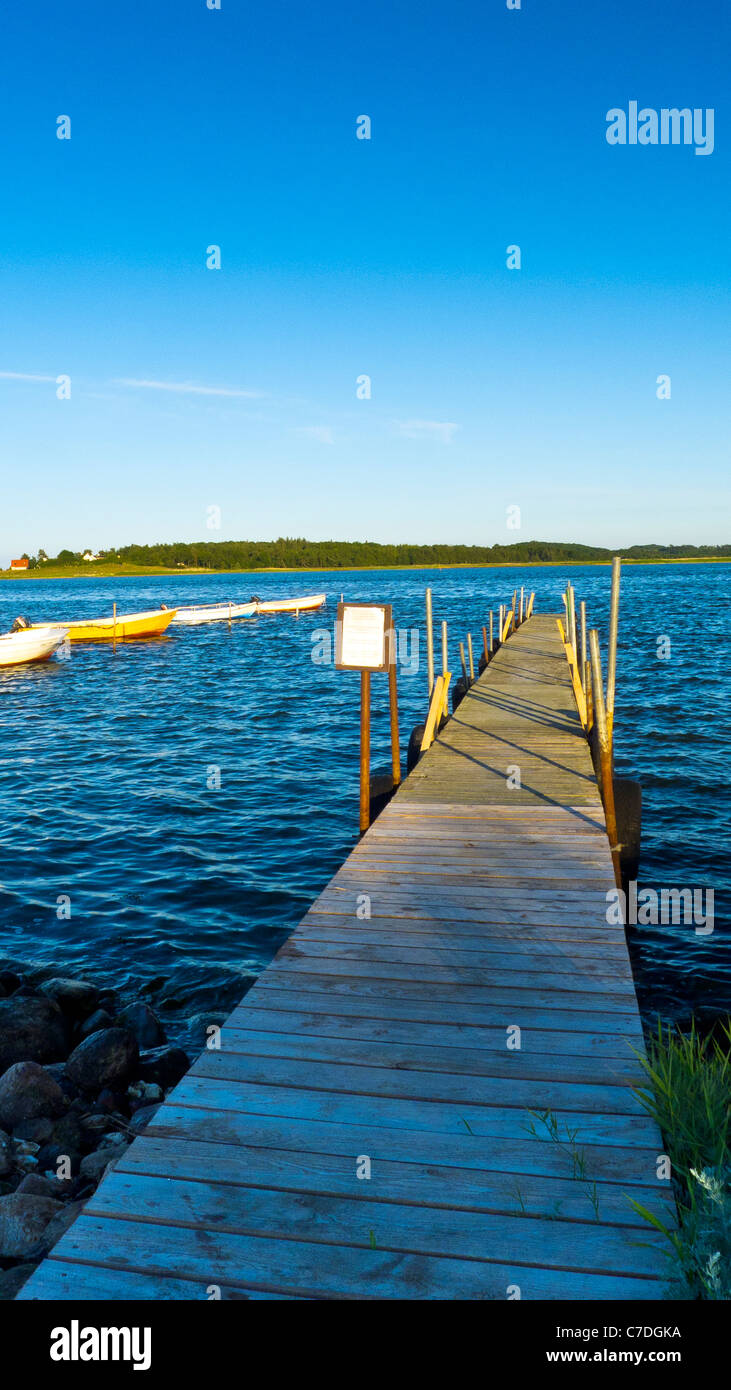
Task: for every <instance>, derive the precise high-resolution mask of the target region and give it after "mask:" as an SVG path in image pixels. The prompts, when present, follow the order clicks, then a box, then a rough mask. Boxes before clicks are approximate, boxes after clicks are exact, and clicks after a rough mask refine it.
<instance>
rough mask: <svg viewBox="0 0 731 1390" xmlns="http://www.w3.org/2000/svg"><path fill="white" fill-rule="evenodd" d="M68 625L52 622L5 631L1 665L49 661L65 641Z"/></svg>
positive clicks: (0, 638)
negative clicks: (54, 624) (53, 624)
mask: <svg viewBox="0 0 731 1390" xmlns="http://www.w3.org/2000/svg"><path fill="white" fill-rule="evenodd" d="M67 636H68V628H67V627H54V626H52V625H51V624H50V623H49V624H44V625H43V626H39V627H29V628H22V629H21V631H20V632H5V633H3V634H2V636H0V666H21V665H22V664H23V663H24V662H26V661H47V660H48V658H49V657H50V656H53V653H54V652H55V651H58V648H59V647H60V646H61V645H62V643H63V642H65V640H66V637H67Z"/></svg>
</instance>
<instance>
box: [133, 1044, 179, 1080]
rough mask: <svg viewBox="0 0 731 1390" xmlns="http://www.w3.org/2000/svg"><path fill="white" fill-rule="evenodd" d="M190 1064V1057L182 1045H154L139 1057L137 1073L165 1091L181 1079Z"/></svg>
mask: <svg viewBox="0 0 731 1390" xmlns="http://www.w3.org/2000/svg"><path fill="white" fill-rule="evenodd" d="M189 1066H190V1057H189V1056H188V1054H187V1052H183V1049H182V1047H154V1048H152V1049H151V1050H150V1051H149V1052H143V1053H142V1055H141V1057H140V1065H139V1075H140V1077H141V1078H142V1080H143V1081H152V1082H154V1083H155V1085H157V1086H162V1089H163V1091H167V1090H168V1088H169V1087H170V1086H175V1085H176V1084H177V1082H178V1081H180V1080H181V1078H182V1077H183V1076H185V1073H186V1072H187V1070H188V1068H189Z"/></svg>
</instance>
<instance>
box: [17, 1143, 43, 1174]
mask: <svg viewBox="0 0 731 1390" xmlns="http://www.w3.org/2000/svg"><path fill="white" fill-rule="evenodd" d="M39 1152H40V1145H39V1144H33V1143H32V1142H31V1141H30V1139H14V1140H13V1165H14V1167H15V1168H19V1169H20V1171H21V1173H29V1172H31V1171H32V1170H33V1169H34V1168H35V1167H36V1166H37V1164H38V1154H39Z"/></svg>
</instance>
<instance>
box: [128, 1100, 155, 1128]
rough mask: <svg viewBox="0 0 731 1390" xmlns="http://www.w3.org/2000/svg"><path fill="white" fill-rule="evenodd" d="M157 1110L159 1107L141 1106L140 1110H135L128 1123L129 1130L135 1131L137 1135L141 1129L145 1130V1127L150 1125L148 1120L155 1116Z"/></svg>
mask: <svg viewBox="0 0 731 1390" xmlns="http://www.w3.org/2000/svg"><path fill="white" fill-rule="evenodd" d="M159 1109H160V1106H159V1105H143V1106H142V1107H141V1109H139V1110H135V1113H134V1115H133V1116H132V1119H131V1121H130V1128H131V1129H133V1130H135V1132H136V1133H139V1131H140V1130H141V1129H144V1128H145V1125H148V1124H149V1123H150V1120H151V1119H152V1118H153V1116H154V1115H156V1114H157V1112H158V1110H159Z"/></svg>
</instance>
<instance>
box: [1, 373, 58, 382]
mask: <svg viewBox="0 0 731 1390" xmlns="http://www.w3.org/2000/svg"><path fill="white" fill-rule="evenodd" d="M0 377H2V378H3V380H5V381H54V382H55V380H56V378H55V376H41V375H40V374H39V373H38V372H0Z"/></svg>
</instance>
